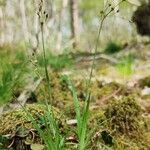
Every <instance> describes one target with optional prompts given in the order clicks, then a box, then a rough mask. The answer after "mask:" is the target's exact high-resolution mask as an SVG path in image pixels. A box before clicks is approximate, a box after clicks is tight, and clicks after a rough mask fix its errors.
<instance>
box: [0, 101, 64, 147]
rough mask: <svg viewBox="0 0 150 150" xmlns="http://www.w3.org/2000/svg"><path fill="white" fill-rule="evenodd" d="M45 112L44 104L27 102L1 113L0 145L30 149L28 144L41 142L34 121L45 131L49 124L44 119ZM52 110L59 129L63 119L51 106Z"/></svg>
mask: <svg viewBox="0 0 150 150" xmlns="http://www.w3.org/2000/svg"><path fill="white" fill-rule="evenodd" d="M47 112H48V111H47V107H46V106H45V105H41V104H29V105H27V106H26V107H25V108H22V109H19V110H13V111H10V112H7V113H5V114H3V115H2V116H1V117H0V146H1V145H3V147H12V148H14V149H16V150H21V149H23V150H24V149H25V150H26V149H27V150H30V148H28V146H29V145H31V144H33V143H39V144H42V143H43V142H42V137H39V132H37V128H36V126H35V123H36V125H38V127H39V128H41V130H43V132H45V131H46V130H47V124H50V122H48V121H46V122H45V121H44V116H45V117H46V115H47ZM53 112H54V116H55V118H57V119H58V123H59V125H60V130H61V128H63V125H64V119H62V118H63V117H62V116H61V113H60V112H59V111H58V110H57V109H56V108H53ZM33 120H35V122H34V121H33ZM62 131H63V130H62ZM0 148H1V147H0Z"/></svg>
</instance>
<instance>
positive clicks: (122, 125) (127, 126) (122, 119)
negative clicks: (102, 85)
mask: <svg viewBox="0 0 150 150" xmlns="http://www.w3.org/2000/svg"><path fill="white" fill-rule="evenodd" d="M105 116H106V118H107V119H108V124H109V127H110V128H111V130H114V131H115V132H119V133H121V134H126V135H132V132H135V131H136V132H138V130H139V129H140V124H139V120H140V117H141V109H140V106H139V105H138V104H137V102H136V100H135V98H134V97H132V96H128V97H124V98H123V99H121V100H112V102H111V103H110V104H109V106H108V107H107V108H106V110H105Z"/></svg>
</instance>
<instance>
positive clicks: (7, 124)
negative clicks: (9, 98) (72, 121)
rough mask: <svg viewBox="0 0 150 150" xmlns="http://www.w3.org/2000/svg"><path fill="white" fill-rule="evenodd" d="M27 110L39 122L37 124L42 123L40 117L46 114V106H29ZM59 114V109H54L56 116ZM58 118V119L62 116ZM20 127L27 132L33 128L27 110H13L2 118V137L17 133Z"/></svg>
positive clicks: (0, 127) (0, 119)
mask: <svg viewBox="0 0 150 150" xmlns="http://www.w3.org/2000/svg"><path fill="white" fill-rule="evenodd" d="M25 109H26V111H27V112H29V113H30V114H31V115H32V116H33V117H34V118H35V119H36V120H37V121H38V122H37V123H40V116H42V115H44V114H45V112H46V106H45V105H41V104H28V105H27V106H26V107H25ZM58 112H59V111H58V110H57V109H54V113H55V114H57V113H58ZM56 116H57V118H58V116H60V115H56ZM20 127H21V128H25V129H27V130H30V129H32V128H33V125H32V121H31V120H30V118H29V116H28V114H27V113H26V112H25V110H23V109H18V110H13V111H10V112H7V113H5V114H3V115H2V116H1V117H0V135H6V134H12V133H15V132H16V131H17V129H18V128H20Z"/></svg>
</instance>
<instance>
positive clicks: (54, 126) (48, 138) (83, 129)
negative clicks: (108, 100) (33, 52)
mask: <svg viewBox="0 0 150 150" xmlns="http://www.w3.org/2000/svg"><path fill="white" fill-rule="evenodd" d="M122 1H123V0H122ZM122 1H121V2H122ZM121 2H119V3H118V4H117V5H119V4H120V3H121ZM117 5H116V6H117ZM116 6H113V7H112V6H111V5H110V4H109V5H108V6H106V8H104V10H103V11H101V22H100V26H99V31H98V36H97V40H96V44H95V52H94V57H93V62H92V66H91V71H90V75H89V79H88V80H87V88H86V98H85V100H84V101H85V102H84V106H83V109H82V110H81V107H80V102H79V99H78V96H77V92H76V89H75V87H74V84H73V83H72V81H71V80H70V79H69V78H68V77H67V79H66V80H67V82H68V85H69V87H70V90H71V91H72V94H73V102H74V109H75V112H76V119H77V136H78V147H77V149H78V150H86V149H87V147H88V144H89V141H90V140H89V139H90V132H89V131H88V126H87V124H88V117H89V105H90V95H91V92H90V90H89V87H90V84H91V80H92V76H93V71H94V67H95V59H96V53H97V50H98V43H99V37H100V35H101V31H102V27H103V23H104V21H105V19H106V18H107V17H108V16H109V15H110V14H111V13H112V12H113V11H114V8H115V7H116ZM38 16H39V20H40V28H41V34H42V49H43V64H44V69H45V78H46V83H47V92H48V95H49V100H50V101H51V104H50V105H49V104H48V101H47V100H46V108H47V111H46V112H47V113H46V114H45V115H44V116H43V120H44V122H45V125H46V128H47V132H46V133H45V132H44V131H43V130H42V129H41V128H40V126H39V125H38V123H37V122H36V121H35V119H34V118H33V117H32V116H31V114H29V115H28V116H29V117H30V119H31V121H32V123H33V125H34V126H35V128H36V129H37V131H38V133H39V135H40V137H41V138H42V139H43V141H44V143H45V145H46V148H47V149H48V150H62V149H64V147H65V146H64V145H65V141H64V138H63V136H62V135H61V133H60V131H59V127H58V122H57V120H56V118H55V116H54V110H53V107H52V98H51V90H52V89H51V85H50V78H49V74H48V62H47V61H48V60H47V56H46V50H45V45H44V23H45V20H46V19H47V17H48V14H47V13H46V11H45V9H44V1H43V0H41V3H40V5H39V11H38ZM27 113H28V112H27Z"/></svg>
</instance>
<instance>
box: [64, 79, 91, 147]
mask: <svg viewBox="0 0 150 150" xmlns="http://www.w3.org/2000/svg"><path fill="white" fill-rule="evenodd" d="M66 80H67V82H68V85H69V87H70V90H71V92H72V95H73V103H74V110H75V113H76V119H77V136H78V140H79V143H78V149H79V150H86V148H87V146H88V144H89V138H90V132H89V131H88V129H87V124H88V117H89V98H90V97H89V96H87V97H86V99H85V102H84V106H83V109H82V110H81V107H80V103H79V99H78V96H77V92H76V89H75V87H74V85H73V84H72V82H71V81H70V80H69V79H68V78H66Z"/></svg>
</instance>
